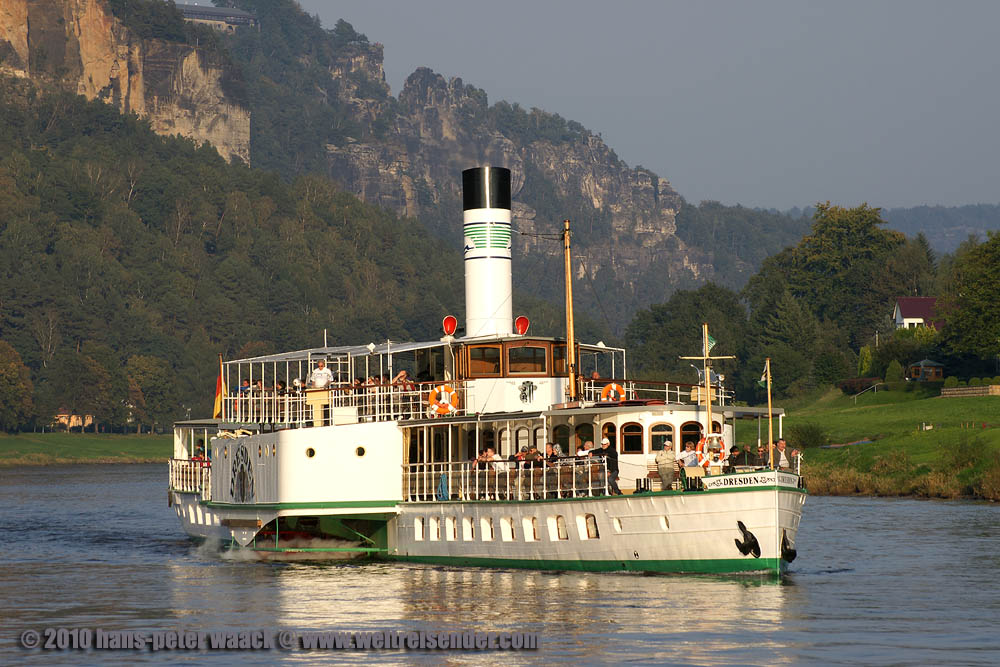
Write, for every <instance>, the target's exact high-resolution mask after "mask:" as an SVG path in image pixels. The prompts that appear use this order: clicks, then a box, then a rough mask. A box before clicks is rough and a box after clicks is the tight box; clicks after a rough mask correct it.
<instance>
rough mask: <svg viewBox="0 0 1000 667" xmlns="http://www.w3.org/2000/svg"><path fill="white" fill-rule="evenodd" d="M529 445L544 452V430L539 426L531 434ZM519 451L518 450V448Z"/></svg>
mask: <svg viewBox="0 0 1000 667" xmlns="http://www.w3.org/2000/svg"><path fill="white" fill-rule="evenodd" d="M531 444H533V445H534V446H535V447H537V448H538V450H539V451H543V452H544V451H545V429H544V428H542V427H541V426H539V427H537V428H536V429H535V431H534V432H533V433H532V434H531ZM518 450H519V451H520V448H518Z"/></svg>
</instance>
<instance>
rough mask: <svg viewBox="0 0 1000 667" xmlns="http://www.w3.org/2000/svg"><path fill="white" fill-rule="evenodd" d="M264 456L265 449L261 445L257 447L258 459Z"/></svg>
mask: <svg viewBox="0 0 1000 667" xmlns="http://www.w3.org/2000/svg"><path fill="white" fill-rule="evenodd" d="M262 456H264V448H263V447H261V446H260V445H257V458H260V457H262Z"/></svg>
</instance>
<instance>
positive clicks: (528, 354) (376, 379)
mask: <svg viewBox="0 0 1000 667" xmlns="http://www.w3.org/2000/svg"><path fill="white" fill-rule="evenodd" d="M577 358H578V359H580V366H581V371H582V375H583V376H584V377H583V378H581V377H577V378H576V382H577V387H576V389H577V391H576V395H577V400H576V401H574V402H573V403H572V404H570V403H569V402H568V401H569V398H568V397H569V393H570V392H569V388H570V387H569V377H568V374H567V372H566V344H565V342H564V341H560V340H558V339H552V338H540V337H524V336H507V337H495V336H494V337H484V338H472V339H452V338H450V337H445V338H444V339H442V340H440V341H433V342H426V343H406V344H399V343H392V342H391V341H388V342H386V343H384V344H382V345H378V346H376V345H374V344H370V345H367V346H353V347H325V348H314V349H309V350H300V351H296V352H290V353H287V354H277V355H267V356H262V357H254V358H249V359H237V360H232V361H228V362H225V363H224V364H223V367H222V373H223V378H224V381H225V387H226V388H227V392H226V394H225V395H224V396H222V397H221V414H219V415H217V416H218V417H220V418H221V420H222V422H223V423H228V424H234V425H245V426H251V427H252V426H257V425H269V426H272V427H289V426H290V427H299V428H302V427H310V426H324V425H340V424H355V423H362V422H379V421H419V420H427V419H442V418H448V417H467V416H470V415H482V414H491V413H511V412H540V411H546V410H551V409H554V408H560V407H585V406H587V405H593V404H597V403H601V404H615V403H617V404H623V405H627V404H629V403H630V402H643V403H651V402H655V403H667V404H684V403H699V402H702V403H703V402H704V397H703V391H704V390H703V388H702V387H700V386H699V385H692V384H689V383H679V382H647V381H635V380H630V379H627V368H626V359H625V351H624V350H623V349H621V348H611V347H607V346H605V345H604V344H603V343H598V344H596V345H586V344H581V345H578V346H577ZM321 361H322V362H323V365H324V366H325V367H326V369H327V371H321V372H319V373H317V372H316V371H317V368H318V367H319V366H320V362H321ZM731 397H732V395H731V393H730V392H728V391H726V390H725V388H724V387H722V386H718V387H713V389H712V392H711V400H712V403H713V404H716V405H719V406H723V405H725V404H726V403H727V401H729V400H730V399H731Z"/></svg>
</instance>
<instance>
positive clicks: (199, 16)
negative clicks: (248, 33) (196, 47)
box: [177, 0, 260, 32]
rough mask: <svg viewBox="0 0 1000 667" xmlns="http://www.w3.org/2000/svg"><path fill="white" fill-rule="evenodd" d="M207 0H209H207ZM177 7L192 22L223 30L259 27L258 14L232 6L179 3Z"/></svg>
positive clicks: (230, 30) (186, 19)
mask: <svg viewBox="0 0 1000 667" xmlns="http://www.w3.org/2000/svg"><path fill="white" fill-rule="evenodd" d="M206 1H207V0H206ZM177 9H178V10H179V11H180V13H181V15H182V16H183V17H184V20H185V21H189V22H190V23H202V24H204V25H207V26H211V27H212V28H214V29H216V30H219V31H222V32H236V29H237V28H257V29H260V24H259V23H258V22H257V15H256V14H252V13H251V12H245V11H243V10H242V9H235V8H232V7H213V6H211V5H181V4H178V5H177Z"/></svg>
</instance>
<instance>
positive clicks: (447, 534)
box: [444, 516, 458, 542]
mask: <svg viewBox="0 0 1000 667" xmlns="http://www.w3.org/2000/svg"><path fill="white" fill-rule="evenodd" d="M444 538H445V539H446V540H448V541H449V542H454V541H455V540H457V539H458V523H457V522H456V521H455V517H453V516H449V517H446V518H445V520H444Z"/></svg>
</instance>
